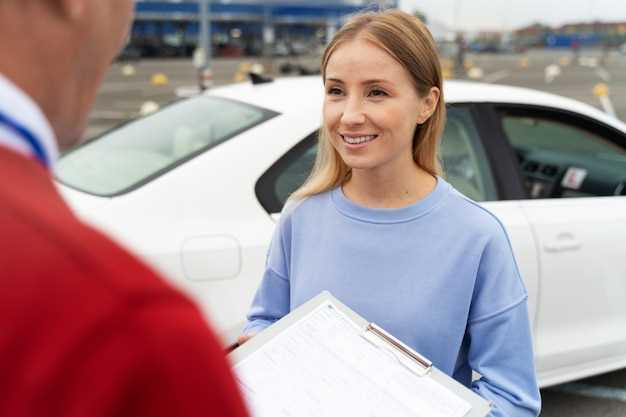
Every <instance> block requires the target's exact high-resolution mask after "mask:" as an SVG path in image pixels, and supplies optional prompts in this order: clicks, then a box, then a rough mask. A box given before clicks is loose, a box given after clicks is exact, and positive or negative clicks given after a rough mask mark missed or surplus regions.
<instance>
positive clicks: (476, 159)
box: [256, 107, 497, 213]
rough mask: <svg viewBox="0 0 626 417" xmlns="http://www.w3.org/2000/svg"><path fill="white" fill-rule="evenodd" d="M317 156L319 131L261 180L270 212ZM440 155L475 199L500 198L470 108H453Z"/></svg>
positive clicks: (261, 195)
mask: <svg viewBox="0 0 626 417" xmlns="http://www.w3.org/2000/svg"><path fill="white" fill-rule="evenodd" d="M316 155H317V131H316V132H312V133H311V134H310V135H309V136H307V137H306V138H305V139H303V140H302V141H300V143H299V144H298V145H296V146H295V147H294V148H293V149H291V150H290V151H289V152H288V153H287V154H286V155H285V156H284V157H283V158H281V159H280V160H278V161H277V162H276V163H275V164H274V165H273V166H272V167H271V168H270V169H269V170H268V171H267V172H266V173H265V174H264V175H263V176H262V177H261V178H260V179H259V181H258V183H257V186H256V193H257V197H258V199H259V201H260V203H261V205H263V207H264V208H265V209H266V210H267V211H268V212H269V213H278V212H280V211H281V209H282V207H283V205H284V204H285V202H286V201H287V199H288V198H289V196H290V195H291V193H293V192H294V191H295V190H296V189H297V188H298V187H300V186H301V185H302V184H303V183H304V181H305V180H306V179H307V177H308V176H309V174H310V172H311V169H312V168H313V164H314V162H315V157H316ZM439 156H440V160H441V162H442V165H443V168H444V178H445V179H446V180H447V181H449V182H450V183H451V184H452V185H453V186H454V187H455V188H456V189H458V190H459V191H460V192H462V193H463V194H465V195H466V196H468V197H470V198H471V199H473V200H476V201H487V200H495V199H497V192H496V186H495V181H494V178H493V175H492V174H491V169H490V167H489V163H488V161H487V158H486V155H485V152H484V149H483V147H482V144H481V141H480V137H479V135H478V130H477V129H476V126H475V125H474V121H473V118H472V116H471V114H470V112H469V110H468V109H467V108H465V107H451V108H450V109H449V110H448V119H447V122H446V127H445V130H444V133H443V137H442V140H441V146H440V149H439Z"/></svg>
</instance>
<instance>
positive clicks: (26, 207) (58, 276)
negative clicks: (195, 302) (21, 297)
mask: <svg viewBox="0 0 626 417" xmlns="http://www.w3.org/2000/svg"><path fill="white" fill-rule="evenodd" d="M25 175H32V177H31V178H30V179H28V180H27V181H26V180H25V181H22V182H26V183H28V185H29V186H30V190H28V191H24V192H19V190H15V189H13V188H11V185H10V184H9V185H7V181H3V180H0V200H3V204H2V205H1V206H0V227H1V228H2V234H3V236H4V239H2V242H0V265H1V266H2V269H3V270H5V271H12V272H13V275H14V276H19V277H20V280H22V282H23V283H29V284H30V285H31V287H30V288H37V287H39V286H41V284H42V283H43V282H44V281H45V282H52V283H54V285H55V286H68V287H73V288H75V290H76V292H77V293H80V291H86V292H89V293H90V294H93V295H95V294H100V295H102V296H104V295H107V296H108V297H141V296H146V295H151V294H152V295H157V296H158V297H162V296H163V295H164V294H168V295H169V296H171V295H173V294H177V293H176V292H175V291H174V290H172V289H170V288H169V286H168V285H166V284H165V283H164V282H163V281H162V279H161V278H159V277H158V276H157V275H156V274H155V273H154V272H153V271H152V270H151V269H150V268H148V267H147V266H146V265H144V264H143V263H142V262H141V261H139V260H138V259H136V258H135V257H134V256H133V255H131V254H129V253H128V252H127V251H125V250H124V249H122V248H121V247H119V246H118V245H117V244H116V243H114V242H113V241H112V240H110V239H109V238H108V237H106V236H104V235H103V234H102V233H100V232H98V231H97V230H95V229H93V228H91V227H89V226H87V225H85V224H83V223H82V222H81V221H80V220H78V219H77V218H76V216H75V215H74V214H73V213H72V212H71V210H70V209H69V207H68V206H67V205H66V204H65V203H64V202H63V200H62V198H61V196H60V195H59V194H58V192H57V191H56V189H55V188H54V185H53V183H52V181H51V179H50V178H49V176H47V175H46V174H34V175H33V174H32V173H27V174H25ZM15 180H16V181H17V182H20V181H21V180H20V179H19V178H16V179H15ZM33 190H35V191H33ZM25 288H29V287H28V286H26V287H25Z"/></svg>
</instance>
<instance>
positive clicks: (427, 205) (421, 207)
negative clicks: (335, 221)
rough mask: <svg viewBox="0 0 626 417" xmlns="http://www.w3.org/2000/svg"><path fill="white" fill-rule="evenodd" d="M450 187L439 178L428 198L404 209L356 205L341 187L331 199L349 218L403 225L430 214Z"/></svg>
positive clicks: (336, 189)
mask: <svg viewBox="0 0 626 417" xmlns="http://www.w3.org/2000/svg"><path fill="white" fill-rule="evenodd" d="M449 189H450V185H449V184H448V183H447V182H446V181H445V180H444V179H443V178H441V177H437V185H436V186H435V188H434V189H433V191H431V192H430V194H428V195H427V196H426V197H424V198H422V199H420V200H418V201H416V202H415V203H413V204H410V205H408V206H405V207H402V208H392V209H389V208H370V207H364V206H361V205H358V204H356V203H354V202H353V201H352V200H350V199H349V198H348V197H346V196H345V194H344V193H343V190H342V189H341V187H337V188H335V189H334V190H332V192H331V199H332V201H333V203H334V205H335V207H336V208H337V210H338V211H339V212H340V213H342V214H343V215H345V216H347V217H351V218H353V219H356V220H361V221H365V222H369V223H403V222H407V221H410V220H413V219H416V218H418V217H421V216H423V215H425V214H427V213H429V212H430V211H431V210H432V209H434V208H436V207H437V206H438V205H439V204H440V203H441V202H442V201H443V199H444V197H445V196H446V195H447V193H448V191H449Z"/></svg>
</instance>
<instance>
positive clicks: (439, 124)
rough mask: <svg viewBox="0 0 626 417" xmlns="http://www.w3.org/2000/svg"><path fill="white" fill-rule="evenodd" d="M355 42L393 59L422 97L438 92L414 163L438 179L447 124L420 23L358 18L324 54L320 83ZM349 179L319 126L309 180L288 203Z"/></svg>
mask: <svg viewBox="0 0 626 417" xmlns="http://www.w3.org/2000/svg"><path fill="white" fill-rule="evenodd" d="M357 37H363V38H365V39H366V40H368V41H370V42H372V43H373V44H375V45H376V46H378V47H379V48H381V49H383V50H384V51H386V52H387V53H389V55H391V56H392V57H393V58H395V59H396V61H398V62H399V63H400V64H401V65H402V66H403V67H404V69H406V70H407V72H408V73H409V75H410V76H411V80H412V82H413V84H414V86H415V89H416V91H417V93H418V95H419V96H420V97H424V96H426V95H427V94H428V93H429V92H430V90H431V88H432V87H437V88H438V89H439V91H440V96H439V101H438V103H437V106H436V108H435V111H434V113H433V114H432V115H431V117H430V118H429V119H428V120H427V121H426V122H424V123H423V124H422V125H420V126H416V129H415V135H414V137H413V159H414V160H415V163H416V164H417V165H418V166H419V167H420V168H422V169H423V170H425V171H426V172H428V173H430V174H432V175H440V174H441V166H440V164H439V160H438V158H437V151H438V146H439V137H440V136H441V133H442V131H443V128H444V124H445V119H446V108H445V104H444V100H443V77H442V74H441V64H440V62H439V57H438V55H437V50H436V47H435V42H434V40H433V37H432V35H431V34H430V32H429V31H428V29H427V28H426V26H425V25H424V24H423V23H422V22H421V21H420V20H419V19H418V18H416V17H413V16H411V15H409V14H407V13H405V12H402V11H399V10H386V11H381V12H364V13H359V14H356V15H354V16H353V17H352V18H350V19H349V20H348V22H346V24H345V25H344V26H343V27H342V28H341V29H340V30H339V31H338V32H337V34H336V35H335V36H334V38H333V39H332V40H331V42H330V43H329V44H328V46H327V47H326V50H325V51H324V55H323V56H322V67H321V72H322V80H323V81H324V82H326V67H327V65H328V61H329V59H330V57H331V55H332V54H333V52H335V50H337V48H338V47H339V46H341V45H342V44H344V43H346V42H349V41H351V40H354V39H355V38H357ZM350 174H351V170H350V168H349V167H348V166H347V165H346V164H345V162H344V161H343V160H342V159H341V156H340V155H339V153H338V152H337V151H336V150H335V148H334V147H333V146H332V144H331V143H330V140H329V133H328V132H327V128H326V126H322V128H321V129H320V133H319V141H318V151H317V158H316V160H315V164H314V166H313V170H312V172H311V175H310V176H309V178H308V179H307V180H306V182H305V183H304V185H302V186H301V187H300V188H299V189H298V190H296V191H295V192H294V193H293V194H292V196H291V197H292V198H296V199H299V198H304V197H307V196H310V195H314V194H319V193H322V192H324V191H328V190H330V189H332V188H335V187H337V186H339V185H341V184H343V183H344V182H346V181H347V180H348V179H349V178H350Z"/></svg>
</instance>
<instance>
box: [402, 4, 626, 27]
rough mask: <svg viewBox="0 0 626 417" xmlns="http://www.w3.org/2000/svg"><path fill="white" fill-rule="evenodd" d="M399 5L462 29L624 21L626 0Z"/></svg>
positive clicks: (625, 20) (404, 8)
mask: <svg viewBox="0 0 626 417" xmlns="http://www.w3.org/2000/svg"><path fill="white" fill-rule="evenodd" d="M400 8H401V9H403V10H406V11H413V10H414V9H416V8H417V9H420V10H422V11H423V12H424V13H425V14H426V16H427V17H428V18H429V19H433V20H437V21H439V22H441V23H444V24H446V25H447V26H449V27H450V29H455V28H456V27H458V28H460V29H462V30H478V29H488V30H506V29H516V28H519V27H522V26H525V25H527V24H529V23H533V22H537V21H539V22H543V23H546V24H549V25H559V24H562V23H569V22H581V21H589V20H592V19H593V20H605V21H622V22H626V0H400ZM590 17H591V19H590Z"/></svg>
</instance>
